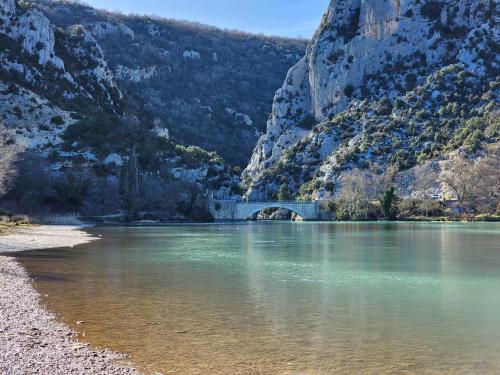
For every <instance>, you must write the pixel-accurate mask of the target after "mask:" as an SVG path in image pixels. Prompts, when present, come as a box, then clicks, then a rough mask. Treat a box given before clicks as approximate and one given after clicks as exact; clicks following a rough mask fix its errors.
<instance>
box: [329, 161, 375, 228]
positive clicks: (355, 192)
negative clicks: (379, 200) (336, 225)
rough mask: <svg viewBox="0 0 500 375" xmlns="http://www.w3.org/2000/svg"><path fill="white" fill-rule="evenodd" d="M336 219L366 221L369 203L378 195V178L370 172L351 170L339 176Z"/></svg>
mask: <svg viewBox="0 0 500 375" xmlns="http://www.w3.org/2000/svg"><path fill="white" fill-rule="evenodd" d="M340 181H341V183H340V185H341V188H340V192H339V193H338V195H337V199H338V208H339V210H338V217H339V218H340V219H348V218H350V219H352V220H368V218H369V209H370V201H371V200H373V199H375V197H376V196H377V195H378V194H379V186H380V176H379V175H377V174H375V173H374V172H371V171H362V170H360V169H357V168H356V169H353V170H352V171H348V172H344V173H343V174H342V175H341V176H340Z"/></svg>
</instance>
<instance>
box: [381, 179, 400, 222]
mask: <svg viewBox="0 0 500 375" xmlns="http://www.w3.org/2000/svg"><path fill="white" fill-rule="evenodd" d="M396 201H397V196H396V188H395V187H394V186H391V187H389V189H387V190H386V191H385V193H384V197H383V198H382V200H381V202H380V203H381V205H382V215H383V217H384V218H385V219H393V218H394V216H395V212H394V208H395V203H396Z"/></svg>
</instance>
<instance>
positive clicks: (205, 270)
mask: <svg viewBox="0 0 500 375" xmlns="http://www.w3.org/2000/svg"><path fill="white" fill-rule="evenodd" d="M91 232H92V233H95V234H98V235H102V240H100V241H97V242H94V243H91V244H89V245H85V246H80V247H76V248H73V249H61V250H52V251H45V252H37V253H27V254H24V255H22V256H21V258H20V259H21V262H22V263H23V264H24V265H25V266H26V267H27V268H28V270H29V271H30V272H31V274H32V275H33V276H34V277H35V278H36V280H37V281H36V285H37V288H38V289H39V290H40V291H41V292H42V294H47V295H48V297H47V298H46V303H47V304H48V306H49V308H50V309H52V310H53V311H55V312H56V313H57V314H58V315H59V316H60V317H61V319H63V320H65V321H67V322H68V323H69V324H70V325H72V326H73V327H74V328H76V329H78V330H79V331H80V332H82V333H83V332H84V334H85V337H84V339H85V340H87V341H88V342H90V343H91V344H93V345H96V346H106V347H111V348H113V349H115V350H118V351H122V352H126V353H128V354H130V356H131V359H132V360H133V361H134V363H135V364H136V365H138V366H139V367H140V368H141V369H143V370H145V371H147V372H152V371H161V372H163V373H178V374H332V373H342V374H343V373H366V374H384V373H397V374H399V373H408V374H409V373H429V374H431V373H432V374H434V373H449V374H457V373H466V374H467V373H470V374H499V373H500V225H499V224H462V223H453V224H449V223H446V224H438V223H415V224H412V223H399V224H395V223H372V224H370V223H360V224H338V223H274V224H239V225H200V226H173V227H160V228H144V227H141V228H96V229H92V230H91ZM78 320H84V321H85V324H84V325H82V326H76V325H75V324H74V323H75V322H76V321H78Z"/></svg>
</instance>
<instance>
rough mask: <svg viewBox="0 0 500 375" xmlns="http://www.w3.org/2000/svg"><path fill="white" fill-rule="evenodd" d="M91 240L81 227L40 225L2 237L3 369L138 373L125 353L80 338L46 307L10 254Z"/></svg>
mask: <svg viewBox="0 0 500 375" xmlns="http://www.w3.org/2000/svg"><path fill="white" fill-rule="evenodd" d="M93 239H94V238H92V237H91V236H90V235H89V234H87V233H85V232H84V231H82V230H81V227H78V226H39V227H32V228H24V229H21V230H19V231H17V232H16V233H14V234H11V235H8V236H0V374H5V375H21V374H22V375H26V374H43V375H45V374H51V375H59V374H61V375H62V374H64V375H66V374H139V372H138V371H136V370H134V369H132V368H131V367H127V365H126V362H125V357H124V356H123V355H119V354H117V353H113V352H111V351H109V350H94V349H92V348H90V347H89V346H88V345H87V344H85V343H82V342H79V341H78V340H77V339H76V338H75V334H74V332H72V331H71V329H70V328H69V327H68V326H66V325H65V324H63V323H61V322H59V321H57V319H56V317H55V315H54V314H52V313H51V312H49V311H48V310H47V309H46V308H45V307H44V306H43V304H42V302H41V298H40V295H39V294H38V292H37V291H36V290H35V288H34V285H33V281H32V280H31V279H30V278H29V275H28V273H27V272H26V271H25V270H24V269H23V268H22V267H21V266H20V265H19V264H18V262H17V261H16V260H15V259H14V258H12V257H9V256H8V255H6V254H8V253H11V252H16V251H24V250H34V249H47V248H56V247H63V246H76V245H78V244H82V243H87V242H89V241H92V240H93Z"/></svg>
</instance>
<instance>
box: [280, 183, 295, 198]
mask: <svg viewBox="0 0 500 375" xmlns="http://www.w3.org/2000/svg"><path fill="white" fill-rule="evenodd" d="M278 200H279V201H289V200H292V193H291V192H290V189H289V188H288V185H287V184H283V185H281V186H280V190H279V191H278Z"/></svg>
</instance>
